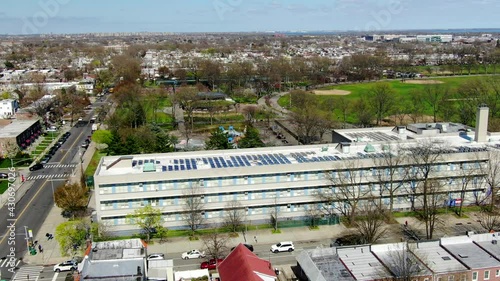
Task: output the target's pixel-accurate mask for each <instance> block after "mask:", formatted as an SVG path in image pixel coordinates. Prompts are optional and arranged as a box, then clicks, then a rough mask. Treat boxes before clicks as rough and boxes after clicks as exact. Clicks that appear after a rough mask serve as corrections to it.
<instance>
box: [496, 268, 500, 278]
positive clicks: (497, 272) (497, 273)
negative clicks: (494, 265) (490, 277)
mask: <svg viewBox="0 0 500 281" xmlns="http://www.w3.org/2000/svg"><path fill="white" fill-rule="evenodd" d="M499 276H500V269H497V271H496V272H495V277H499Z"/></svg>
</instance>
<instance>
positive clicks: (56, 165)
mask: <svg viewBox="0 0 500 281" xmlns="http://www.w3.org/2000/svg"><path fill="white" fill-rule="evenodd" d="M77 165H78V164H45V165H43V168H44V169H48V168H74V167H76V166H77Z"/></svg>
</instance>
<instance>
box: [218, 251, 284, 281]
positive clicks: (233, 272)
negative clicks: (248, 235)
mask: <svg viewBox="0 0 500 281" xmlns="http://www.w3.org/2000/svg"><path fill="white" fill-rule="evenodd" d="M217 270H218V271H219V276H220V279H221V281H241V280H245V281H262V280H263V279H262V278H261V277H260V276H259V275H265V276H269V277H270V278H273V277H274V278H276V273H274V270H273V267H272V266H271V263H270V262H269V261H267V260H264V259H261V258H259V257H257V256H256V255H255V254H254V253H252V252H250V250H248V249H247V247H245V246H244V245H243V244H239V245H238V246H237V247H236V248H234V250H233V251H232V252H231V253H230V254H229V256H227V257H226V258H225V259H224V261H223V262H222V263H221V264H220V265H219V267H218V268H217Z"/></svg>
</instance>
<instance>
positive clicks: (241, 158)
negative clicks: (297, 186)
mask: <svg viewBox="0 0 500 281" xmlns="http://www.w3.org/2000/svg"><path fill="white" fill-rule="evenodd" d="M498 147H499V148H500V145H499V146H498ZM486 150H487V149H486V148H484V147H466V146H461V147H457V148H454V149H447V150H444V151H441V152H442V153H459V152H479V151H486ZM385 156H386V153H380V152H369V153H362V152H358V153H357V154H354V155H353V154H350V155H342V157H339V156H337V155H324V154H322V155H320V154H317V153H316V152H314V151H305V152H291V153H290V154H288V155H284V154H283V153H267V154H251V155H250V154H247V155H234V156H229V157H222V156H211V157H198V158H188V159H180V158H179V159H172V160H167V161H168V163H165V162H163V161H159V160H154V159H137V160H133V161H132V167H136V166H142V165H144V164H147V163H153V164H156V165H157V166H161V169H162V171H164V172H171V171H189V170H197V169H199V168H200V166H205V167H208V166H209V167H210V168H212V169H219V168H234V167H250V166H272V165H286V164H292V162H291V161H290V160H291V159H294V160H295V161H296V162H297V163H314V162H328V161H339V160H345V159H367V158H382V157H385Z"/></svg>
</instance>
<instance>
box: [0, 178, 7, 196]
mask: <svg viewBox="0 0 500 281" xmlns="http://www.w3.org/2000/svg"><path fill="white" fill-rule="evenodd" d="M7 188H9V181H8V180H1V181H0V194H3V193H4V192H5V191H6V190H7Z"/></svg>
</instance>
